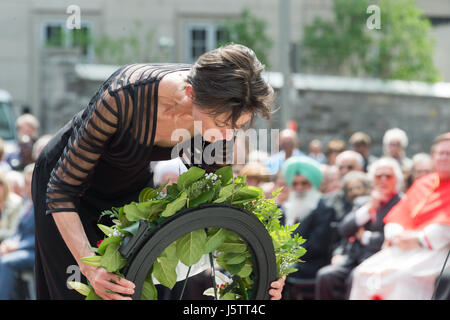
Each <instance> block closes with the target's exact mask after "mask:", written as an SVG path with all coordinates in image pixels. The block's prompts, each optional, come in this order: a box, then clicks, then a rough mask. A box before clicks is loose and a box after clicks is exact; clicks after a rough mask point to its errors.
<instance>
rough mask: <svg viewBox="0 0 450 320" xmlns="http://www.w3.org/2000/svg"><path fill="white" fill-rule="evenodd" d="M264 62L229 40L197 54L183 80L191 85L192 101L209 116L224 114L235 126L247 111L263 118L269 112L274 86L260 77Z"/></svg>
mask: <svg viewBox="0 0 450 320" xmlns="http://www.w3.org/2000/svg"><path fill="white" fill-rule="evenodd" d="M263 71H264V65H263V64H262V63H261V62H260V61H259V60H258V58H257V57H256V55H255V53H254V52H253V50H251V49H250V48H247V47H246V46H243V45H240V44H229V45H225V46H222V47H219V48H217V49H214V50H211V51H209V52H206V53H204V54H203V55H201V56H200V57H199V58H198V60H197V61H196V63H195V64H194V66H193V67H192V69H191V72H190V74H189V75H188V77H187V82H188V83H189V84H191V85H192V87H193V89H194V103H195V104H196V105H198V106H199V107H200V108H204V109H206V110H208V113H210V114H211V115H213V116H218V115H222V114H228V115H229V116H228V118H227V121H231V123H232V126H233V127H236V121H237V120H238V119H239V117H240V116H241V115H244V114H247V113H251V114H252V116H253V117H252V119H253V118H254V116H255V115H256V114H259V115H261V116H263V117H264V118H266V119H269V118H270V115H271V113H272V104H273V101H274V90H273V88H272V87H271V86H270V84H269V83H268V82H267V81H266V80H265V79H264V78H263V77H262V72H263Z"/></svg>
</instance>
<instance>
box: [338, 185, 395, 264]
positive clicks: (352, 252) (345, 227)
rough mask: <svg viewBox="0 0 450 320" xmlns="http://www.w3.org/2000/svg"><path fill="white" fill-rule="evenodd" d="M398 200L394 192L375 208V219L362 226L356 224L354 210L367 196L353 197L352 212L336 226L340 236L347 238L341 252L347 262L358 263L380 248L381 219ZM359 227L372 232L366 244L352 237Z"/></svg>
mask: <svg viewBox="0 0 450 320" xmlns="http://www.w3.org/2000/svg"><path fill="white" fill-rule="evenodd" d="M399 201H400V196H399V195H398V194H396V195H395V196H393V197H392V198H391V199H390V200H389V201H388V202H387V203H386V204H385V205H384V206H380V207H379V208H378V209H377V213H376V220H375V221H374V222H372V221H369V222H367V223H366V224H365V225H363V226H358V225H357V224H356V221H355V212H356V211H357V210H358V209H359V208H361V207H362V206H363V205H364V204H365V203H366V202H367V197H361V199H358V198H357V199H355V204H354V208H353V210H352V212H350V213H349V214H348V215H347V216H346V217H344V219H343V220H342V222H341V223H340V224H339V227H338V230H339V233H340V235H341V236H342V238H344V239H347V242H346V244H345V245H344V249H343V254H344V255H347V257H348V259H349V260H350V261H349V262H351V263H354V264H356V265H357V264H360V263H361V262H362V261H364V260H365V259H367V258H368V257H370V256H371V255H373V254H374V253H376V252H377V251H379V250H380V249H381V246H382V245H383V242H384V222H383V219H384V217H385V216H386V214H387V213H388V212H389V211H390V210H391V209H392V207H393V206H394V205H396V204H397V202H399ZM360 227H363V228H364V229H365V230H368V231H371V232H372V234H371V236H370V239H369V242H368V243H367V245H363V244H362V243H361V242H359V241H358V240H356V239H355V238H354V236H355V234H356V233H357V231H358V230H359V228H360Z"/></svg>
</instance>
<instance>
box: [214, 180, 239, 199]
mask: <svg viewBox="0 0 450 320" xmlns="http://www.w3.org/2000/svg"><path fill="white" fill-rule="evenodd" d="M234 187H235V186H234V185H233V184H229V185H227V186H225V187H223V188H222V189H220V192H219V197H218V198H217V199H216V200H214V201H213V203H222V202H225V201H226V200H227V199H228V198H230V197H231V196H232V195H233V190H234Z"/></svg>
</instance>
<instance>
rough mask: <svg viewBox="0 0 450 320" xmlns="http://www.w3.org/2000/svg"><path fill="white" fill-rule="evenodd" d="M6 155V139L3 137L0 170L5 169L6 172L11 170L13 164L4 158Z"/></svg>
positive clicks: (0, 148) (0, 149)
mask: <svg viewBox="0 0 450 320" xmlns="http://www.w3.org/2000/svg"><path fill="white" fill-rule="evenodd" d="M4 155H5V141H4V140H3V139H2V138H0V170H1V171H3V173H6V172H8V171H10V170H11V166H10V165H9V163H8V162H7V161H6V160H5V159H4Z"/></svg>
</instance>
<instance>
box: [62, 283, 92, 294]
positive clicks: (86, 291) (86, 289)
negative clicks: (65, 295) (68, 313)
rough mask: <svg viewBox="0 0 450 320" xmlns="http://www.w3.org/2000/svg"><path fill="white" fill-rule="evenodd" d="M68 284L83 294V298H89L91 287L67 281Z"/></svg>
mask: <svg viewBox="0 0 450 320" xmlns="http://www.w3.org/2000/svg"><path fill="white" fill-rule="evenodd" d="M67 284H68V285H69V286H71V287H72V288H73V289H75V290H76V291H77V292H78V293H80V294H82V295H83V296H87V295H88V294H89V292H90V291H91V287H89V286H88V285H86V284H84V283H82V282H76V281H67Z"/></svg>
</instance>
